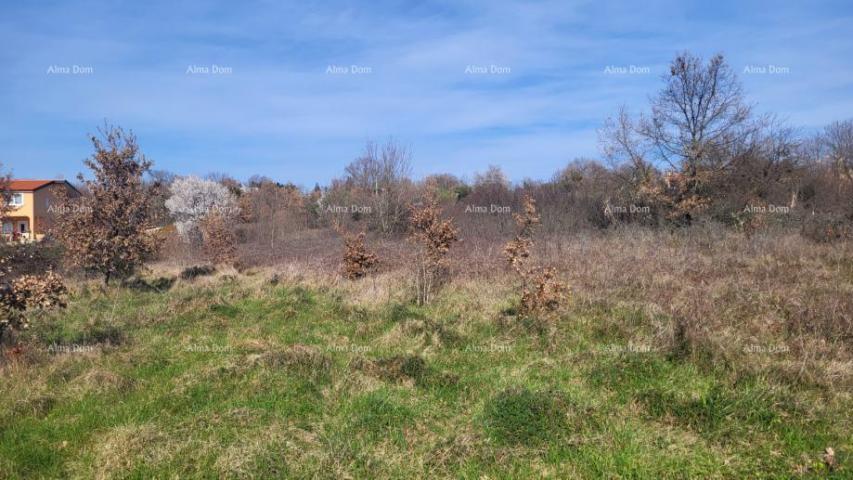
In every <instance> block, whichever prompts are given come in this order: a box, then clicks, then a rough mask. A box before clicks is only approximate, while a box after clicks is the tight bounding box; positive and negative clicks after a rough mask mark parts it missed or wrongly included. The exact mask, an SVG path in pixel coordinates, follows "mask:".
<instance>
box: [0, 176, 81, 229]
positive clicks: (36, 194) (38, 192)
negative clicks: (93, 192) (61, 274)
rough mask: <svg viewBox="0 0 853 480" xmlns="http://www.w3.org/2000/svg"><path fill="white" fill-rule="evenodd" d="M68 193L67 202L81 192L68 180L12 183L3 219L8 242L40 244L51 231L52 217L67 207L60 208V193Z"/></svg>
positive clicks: (10, 183) (19, 181) (64, 210)
mask: <svg viewBox="0 0 853 480" xmlns="http://www.w3.org/2000/svg"><path fill="white" fill-rule="evenodd" d="M62 190H65V192H66V194H67V196H68V198H76V197H79V196H80V192H79V191H78V190H77V189H76V188H74V186H73V185H71V184H70V183H68V182H67V181H65V180H12V181H10V182H9V193H10V195H9V205H8V206H9V209H8V210H7V212H6V215H5V217H4V218H3V226H2V238H3V240H5V241H10V240H15V241H32V240H40V239H41V238H42V237H44V235H45V234H46V233H47V231H48V229H49V228H50V224H51V222H52V219H53V217H55V216H56V215H58V214H61V213H63V212H65V213H67V207H64V208H61V207H62V206H60V205H58V204H57V201H58V200H57V193H58V192H60V191H62Z"/></svg>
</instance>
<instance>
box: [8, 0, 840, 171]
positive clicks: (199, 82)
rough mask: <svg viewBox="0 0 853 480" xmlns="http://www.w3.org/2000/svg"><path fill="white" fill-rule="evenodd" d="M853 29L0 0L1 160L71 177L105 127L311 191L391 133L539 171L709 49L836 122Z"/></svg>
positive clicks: (175, 159)
mask: <svg viewBox="0 0 853 480" xmlns="http://www.w3.org/2000/svg"><path fill="white" fill-rule="evenodd" d="M851 32H853V3H851V2H849V1H846V2H785V1H782V2H767V3H764V2H761V3H752V2H742V1H736V2H713V3H712V2H696V3H689V2H684V1H673V2H669V1H663V2H657V1H651V2H601V1H592V2H570V1H546V2H526V1H499V0H493V1H464V0H454V1H446V2H443V1H441V2H393V1H384V0H379V1H371V2H359V3H355V2H336V1H324V2H315V1H310V0H308V1H298V2H297V1H268V2H266V1H240V2H220V3H218V4H216V3H215V2H202V1H198V0H193V1H188V2H177V1H159V0H153V1H146V2H119V1H108V2H90V1H80V0H66V1H61V2H48V1H44V2H42V1H39V2H15V3H13V2H10V1H4V2H2V4H0V45H2V48H0V64H2V65H3V73H2V76H0V111H2V112H3V114H2V116H0V147H2V148H0V162H3V164H5V166H6V168H11V169H12V170H13V173H14V175H15V176H16V177H19V178H55V177H58V176H65V177H66V178H70V177H72V176H74V175H75V174H76V173H77V172H78V171H80V170H81V169H82V168H83V167H82V164H81V160H82V159H84V158H85V157H87V156H88V155H89V154H90V153H91V145H90V144H89V143H88V140H87V134H88V133H91V132H94V131H95V130H96V128H97V127H98V126H99V125H101V124H102V123H103V122H104V120H108V121H110V122H112V123H116V124H119V125H122V126H124V127H125V128H130V129H132V130H133V131H134V132H135V133H136V134H137V137H138V139H139V142H140V144H141V146H142V148H143V151H144V152H145V153H146V154H147V155H148V156H149V157H150V158H151V159H152V160H154V162H155V165H156V166H155V168H157V169H165V170H170V171H173V172H176V173H179V174H200V175H203V174H205V173H207V172H211V171H217V172H226V173H230V174H232V175H234V176H236V177H238V178H241V179H245V178H247V177H248V176H250V175H252V174H255V173H259V174H264V175H267V176H270V177H273V178H275V179H277V180H280V181H293V182H295V183H298V184H302V185H304V186H311V185H313V184H314V182H320V183H325V182H327V181H328V180H329V179H330V178H332V177H334V176H339V175H341V174H342V172H343V167H344V166H345V165H346V164H347V163H349V162H350V161H351V160H352V159H354V158H355V157H356V156H358V154H359V153H360V151H361V149H362V148H363V145H364V143H365V141H366V140H368V139H376V140H384V139H387V138H388V137H394V138H395V139H396V140H398V141H400V142H402V143H403V144H405V145H407V146H408V147H409V148H410V150H411V152H412V156H413V165H414V172H415V174H416V175H418V176H421V175H424V174H428V173H435V172H450V173H454V174H457V175H462V176H468V177H470V176H471V175H472V174H473V173H474V172H476V171H482V170H484V169H485V168H487V166H488V165H490V164H496V165H500V166H501V167H502V168H503V169H504V171H505V172H507V174H508V175H509V176H510V177H511V178H512V179H514V180H521V179H523V178H527V177H530V178H540V179H544V178H548V177H550V175H551V174H552V173H553V172H554V171H556V170H557V169H559V168H561V167H562V166H564V165H565V164H566V163H567V162H569V161H570V160H571V159H573V158H576V157H582V156H592V157H594V156H597V155H598V151H599V149H598V140H597V134H596V130H597V129H598V128H600V127H601V124H602V122H603V121H604V119H605V118H606V117H607V116H610V115H613V114H614V113H615V112H616V111H617V110H618V108H619V106H620V105H623V104H624V105H626V106H627V107H628V108H629V109H630V110H632V111H639V110H640V109H642V108H643V107H644V106H645V104H646V102H647V98H648V96H649V95H650V94H652V93H654V92H655V91H656V89H657V88H658V87H659V85H660V75H661V74H662V73H663V72H664V71H665V69H666V65H667V64H668V62H669V60H670V59H671V58H672V57H673V56H674V54H675V53H676V52H679V51H682V50H690V51H692V52H694V53H698V54H701V55H703V56H707V55H710V54H712V53H715V52H722V53H724V54H725V55H726V57H727V58H728V60H729V62H730V64H731V65H732V66H733V68H734V69H735V71H736V72H738V74H739V76H740V78H741V80H742V81H743V83H744V86H745V88H746V91H747V93H748V96H749V99H750V100H751V101H753V102H755V103H756V104H757V107H758V110H760V111H770V112H775V113H777V114H779V115H780V116H781V117H782V118H784V119H786V120H787V121H788V123H789V124H791V125H793V126H797V127H801V128H803V129H805V130H811V129H816V128H819V127H821V126H823V125H825V124H826V123H829V122H831V121H834V120H841V119H845V118H851V117H853V33H851ZM214 65H216V66H217V67H219V68H220V70H219V71H214V69H213V66H214ZM354 65H355V66H358V69H359V70H360V71H358V72H353V71H352V68H351V67H352V66H354ZM632 65H633V66H635V67H636V68H635V69H634V70H635V71H634V72H631V70H630V67H631V66H632ZM771 65H772V66H774V67H775V68H777V71H776V73H771V72H770V70H769V66H771ZM75 66H77V67H78V68H77V71H76V72H75V70H74V67H75ZM330 66H331V67H340V68H339V69H337V70H338V71H339V70H340V69H347V70H349V71H348V72H344V73H331V72H330V68H329V67H330ZM747 66H762V67H765V68H768V72H767V73H745V72H744V68H745V67H747ZM196 67H198V68H196ZM204 67H207V69H208V73H204V71H203V68H204ZM607 67H624V68H627V69H628V73H612V72H611V73H608V72H607V71H606V69H607ZM63 68H68V69H70V73H64V72H63ZM484 69H485V73H479V72H481V71H483V70H484ZM331 70H332V71H335V70H336V69H335V68H332V69H331ZM466 70H467V72H466Z"/></svg>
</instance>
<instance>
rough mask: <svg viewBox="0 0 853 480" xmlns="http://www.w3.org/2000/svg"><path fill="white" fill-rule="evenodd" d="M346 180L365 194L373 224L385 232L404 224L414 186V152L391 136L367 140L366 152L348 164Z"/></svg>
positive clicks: (400, 227) (362, 194)
mask: <svg viewBox="0 0 853 480" xmlns="http://www.w3.org/2000/svg"><path fill="white" fill-rule="evenodd" d="M346 174H347V183H348V184H349V186H350V187H351V188H354V189H356V190H357V191H358V192H359V193H360V196H362V197H364V198H366V200H367V201H368V202H369V207H370V209H371V216H370V219H371V224H372V225H373V226H374V227H375V228H376V229H378V230H379V231H380V232H382V233H383V234H388V233H391V232H396V231H400V230H402V229H404V228H405V220H406V214H407V208H406V206H407V202H408V200H409V198H408V197H409V193H410V190H411V180H410V179H409V175H410V174H411V154H410V153H409V151H408V150H407V149H406V148H405V147H403V146H401V145H400V144H398V143H396V142H394V141H393V140H389V141H388V142H386V143H385V144H383V145H382V146H379V145H377V144H376V143H374V142H368V143H367V145H366V146H365V149H364V153H362V155H361V156H360V157H359V158H357V159H356V160H355V161H353V162H352V163H350V164H349V165H348V166H347V167H346Z"/></svg>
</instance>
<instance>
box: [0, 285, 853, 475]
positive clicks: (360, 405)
mask: <svg viewBox="0 0 853 480" xmlns="http://www.w3.org/2000/svg"><path fill="white" fill-rule="evenodd" d="M369 282H370V281H369V280H367V281H363V282H362V284H361V285H362V286H360V287H359V288H362V289H366V288H372V287H368V286H367V285H369ZM348 285H349V284H348V283H344V284H342V285H339V286H337V287H334V288H332V287H328V288H320V287H311V286H306V284H297V283H295V282H291V281H289V280H282V281H278V280H277V279H276V280H272V281H271V280H270V275H268V274H267V273H263V272H260V273H255V274H254V275H248V276H245V275H237V276H223V275H219V276H216V277H212V278H203V279H199V280H197V281H196V282H194V283H192V282H182V281H178V282H177V283H176V284H175V285H174V286H168V288H164V289H163V290H162V291H156V290H148V291H146V290H145V289H139V288H136V289H130V288H111V289H109V290H106V291H103V290H101V289H99V288H98V287H96V286H94V285H90V286H84V287H80V288H77V289H75V291H74V293H73V295H72V299H71V302H70V305H69V307H68V309H67V310H65V311H63V312H58V313H52V314H45V315H42V316H40V317H39V318H37V319H35V320H34V321H33V326H32V328H31V329H30V330H29V331H27V332H25V333H24V335H23V337H22V338H21V340H22V342H21V344H22V345H24V347H23V348H22V349H21V350H20V351H18V352H17V353H15V355H13V356H12V357H10V359H8V360H7V364H6V365H5V367H4V371H3V376H2V384H0V478H67V477H72V478H276V477H281V478H309V477H310V478H316V477H319V478H413V477H415V478H432V477H459V478H508V479H509V478H541V477H551V478H745V477H750V478H791V477H805V478H850V475H851V474H850V472H851V467H850V465H849V462H850V460H849V458H850V457H849V455H850V454H849V452H850V449H851V443H850V441H851V439H850V436H851V435H850V434H851V425H850V415H849V412H850V411H851V407H853V402H851V399H850V392H849V390H848V389H847V388H844V387H839V388H833V387H832V386H831V385H821V384H815V383H813V382H806V381H799V382H798V381H795V380H791V379H789V378H788V377H786V376H780V375H773V374H763V373H762V372H763V371H764V370H763V369H740V368H732V367H731V365H730V364H727V363H726V362H717V361H715V362H708V361H703V360H702V358H701V354H700V355H698V356H697V355H696V354H691V355H688V356H684V355H681V354H679V352H678V351H677V350H674V349H671V348H662V347H661V346H660V344H659V343H657V342H655V341H653V339H654V338H656V336H657V335H658V330H659V329H660V326H661V325H662V324H664V323H666V322H667V321H668V319H667V318H665V316H663V315H662V314H660V313H655V311H653V310H650V309H647V308H641V307H636V306H631V304H626V303H624V302H607V301H602V300H594V301H593V300H589V299H584V298H582V297H576V298H575V299H574V301H573V302H572V304H571V305H570V306H569V307H568V308H567V309H565V310H564V311H562V312H561V313H560V314H559V315H557V316H556V317H554V318H551V319H548V320H542V319H540V320H530V319H527V320H524V319H520V318H517V317H516V316H514V315H513V312H512V310H513V309H512V306H513V305H514V304H515V301H516V300H517V299H516V298H515V297H514V296H513V294H512V290H511V289H509V288H507V287H505V286H502V285H499V284H496V285H493V286H489V288H488V290H490V292H489V294H485V293H484V287H483V286H482V285H479V286H473V284H472V285H466V284H465V283H464V282H460V283H459V284H457V285H454V288H448V289H446V290H445V291H444V293H443V294H442V295H441V296H440V298H439V299H438V301H436V302H435V303H434V304H432V305H430V306H428V307H425V308H420V307H414V306H412V305H411V304H410V303H408V302H403V301H397V300H396V299H394V298H388V299H384V300H381V301H380V300H376V299H374V301H372V302H359V301H354V300H353V296H352V295H348V294H347V292H348ZM474 288H479V289H480V290H478V291H473V290H471V289H474ZM784 356H785V352H784V351H782V349H781V347H780V348H778V349H775V348H769V347H768V348H764V349H753V351H751V352H750V353H749V356H747V357H746V358H755V359H756V360H755V361H756V362H757V363H770V364H772V363H773V362H776V361H777V360H776V359H777V358H782V357H784ZM768 371H772V370H768ZM827 447H831V448H833V449H834V451H835V458H834V462H835V463H837V466H836V467H835V468H834V469H833V470H832V471H830V468H829V467H828V466H827V461H826V459H825V458H824V451H825V449H826V448H827ZM830 463H831V462H830Z"/></svg>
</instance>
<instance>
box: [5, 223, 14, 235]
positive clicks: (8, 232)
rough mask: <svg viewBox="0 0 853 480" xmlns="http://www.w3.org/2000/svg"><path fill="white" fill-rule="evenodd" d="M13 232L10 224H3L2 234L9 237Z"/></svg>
mask: <svg viewBox="0 0 853 480" xmlns="http://www.w3.org/2000/svg"><path fill="white" fill-rule="evenodd" d="M13 231H14V227H12V223H11V222H3V233H4V234H6V235H11V234H12V232H13Z"/></svg>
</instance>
